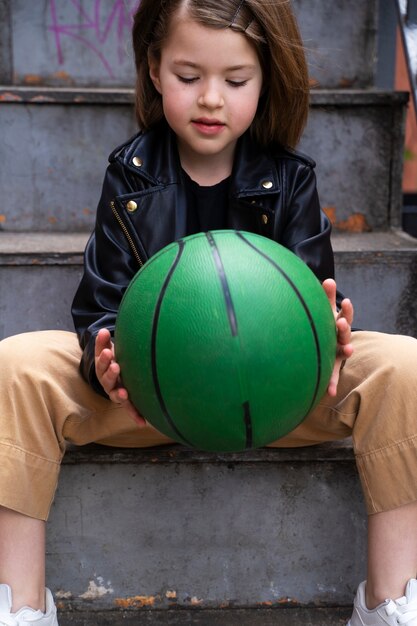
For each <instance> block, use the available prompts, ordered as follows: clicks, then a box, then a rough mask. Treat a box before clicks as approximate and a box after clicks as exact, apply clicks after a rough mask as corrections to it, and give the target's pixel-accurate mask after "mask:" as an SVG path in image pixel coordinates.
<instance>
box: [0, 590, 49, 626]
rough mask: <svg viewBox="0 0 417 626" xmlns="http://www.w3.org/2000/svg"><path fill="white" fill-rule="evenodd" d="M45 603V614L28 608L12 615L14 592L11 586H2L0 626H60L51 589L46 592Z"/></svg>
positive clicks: (0, 591)
mask: <svg viewBox="0 0 417 626" xmlns="http://www.w3.org/2000/svg"><path fill="white" fill-rule="evenodd" d="M45 602H46V611H45V613H42V611H35V610H34V609H31V608H30V607H28V606H24V607H23V608H21V609H19V610H18V611H17V612H16V613H12V612H11V610H12V590H11V589H10V587H9V585H0V626H27V625H28V624H30V625H32V626H58V621H57V618H56V607H55V604H54V600H53V598H52V593H51V592H50V591H49V589H47V590H46V594H45Z"/></svg>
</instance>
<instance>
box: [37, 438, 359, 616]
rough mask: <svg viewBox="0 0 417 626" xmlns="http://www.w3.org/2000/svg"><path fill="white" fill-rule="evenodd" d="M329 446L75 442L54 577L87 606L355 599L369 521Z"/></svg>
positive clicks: (58, 519)
mask: <svg viewBox="0 0 417 626" xmlns="http://www.w3.org/2000/svg"><path fill="white" fill-rule="evenodd" d="M326 450H327V447H326V446H323V449H321V450H320V448H308V449H303V450H300V451H297V450H282V451H281V450H271V449H270V450H259V451H253V452H249V453H243V454H239V455H227V454H223V455H210V454H207V453H202V454H200V453H197V452H192V451H188V452H187V450H185V449H183V448H181V447H178V446H177V447H175V448H174V449H173V448H171V447H169V448H161V449H160V450H158V449H153V450H145V451H140V450H137V451H135V450H133V451H125V452H124V451H120V450H119V451H117V450H116V451H114V452H113V451H112V450H111V449H107V448H101V449H100V451H99V452H97V451H95V450H94V448H93V450H92V451H91V449H90V450H87V451H84V452H83V449H80V452H78V451H72V452H70V453H69V457H68V461H67V462H66V463H64V465H63V468H62V475H61V480H60V486H59V489H58V492H57V496H56V499H55V503H54V505H53V509H52V512H51V517H50V521H49V524H48V540H47V581H48V586H49V587H50V588H51V589H52V591H53V592H54V594H55V596H56V598H57V600H58V601H59V605H60V607H61V608H62V609H72V610H74V609H75V610H87V611H88V610H105V609H113V610H114V609H123V610H127V609H130V610H136V609H138V608H148V609H155V610H160V609H169V608H172V607H174V608H183V609H187V610H189V609H213V608H259V609H264V608H276V609H277V610H278V608H286V607H287V608H294V607H297V606H300V605H307V606H308V605H310V606H316V607H318V606H330V607H331V606H349V605H350V604H351V602H352V598H353V596H354V593H355V588H356V585H357V584H358V583H359V582H360V581H361V580H362V579H363V577H364V570H365V551H366V547H365V535H366V532H365V529H366V516H365V511H364V506H363V502H362V495H361V488H360V485H359V480H358V477H357V473H356V468H355V464H354V460H353V456H352V453H351V451H350V449H349V447H346V446H342V447H337V446H336V448H335V449H332V448H331V449H330V453H329V452H326ZM326 457H327V458H326ZM346 502H349V511H348V512H347V510H346ZM277 615H278V613H277ZM232 623H233V622H232Z"/></svg>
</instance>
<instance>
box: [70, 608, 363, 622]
mask: <svg viewBox="0 0 417 626" xmlns="http://www.w3.org/2000/svg"><path fill="white" fill-rule="evenodd" d="M351 614H352V609H351V608H350V607H349V608H339V607H334V608H327V609H323V608H321V609H314V608H313V609H312V608H304V609H298V608H297V609H282V608H281V609H231V610H229V609H219V610H217V609H215V610H207V609H206V610H202V611H201V610H191V611H187V610H184V609H180V610H175V609H170V610H168V611H154V610H153V611H146V610H139V611H130V612H127V611H110V610H109V611H60V613H59V624H60V626H148V625H150V626H184V624H190V625H192V626H346V623H347V621H348V619H349V618H350V616H351Z"/></svg>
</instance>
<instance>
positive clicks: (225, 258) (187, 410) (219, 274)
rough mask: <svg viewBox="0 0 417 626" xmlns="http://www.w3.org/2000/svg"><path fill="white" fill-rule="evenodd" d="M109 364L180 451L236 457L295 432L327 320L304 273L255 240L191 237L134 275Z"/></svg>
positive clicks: (320, 379)
mask: <svg viewBox="0 0 417 626" xmlns="http://www.w3.org/2000/svg"><path fill="white" fill-rule="evenodd" d="M115 350H116V360H117V361H118V363H119V364H120V367H121V377H122V381H123V384H124V386H125V387H126V389H127V390H128V392H129V395H130V398H131V400H132V402H133V404H134V405H135V406H136V408H137V409H138V411H139V412H140V414H141V415H143V416H144V417H145V418H146V419H147V420H148V421H149V422H150V423H151V424H152V425H153V426H154V427H155V428H156V429H157V430H159V431H160V432H162V433H164V434H165V435H167V436H168V437H170V438H172V439H174V440H175V441H177V442H179V443H183V444H185V445H187V446H192V447H195V448H198V449H200V450H208V451H217V452H223V451H230V452H233V451H242V450H245V449H248V448H256V447H260V446H264V445H267V444H270V443H272V442H273V441H275V440H277V439H279V438H280V437H282V436H283V435H286V434H287V433H288V432H290V431H291V430H293V429H294V428H295V427H296V426H297V425H298V424H299V423H300V422H301V421H302V420H303V419H304V418H305V416H306V415H307V414H308V413H309V412H310V411H311V410H312V409H313V407H314V406H316V404H317V403H318V402H319V400H320V398H321V397H322V396H323V394H324V393H325V391H326V388H327V385H328V383H329V379H330V375H331V372H332V369H333V364H334V360H335V354H336V329H335V321H334V316H333V313H332V310H331V307H330V304H329V301H328V299H327V297H326V294H325V293H324V290H323V288H322V286H321V284H320V282H319V281H318V280H317V278H316V277H315V276H314V274H313V273H312V272H311V270H310V269H309V268H308V267H307V266H306V265H305V263H303V262H302V261H301V260H300V259H299V258H298V257H297V256H295V255H294V254H293V253H292V252H289V251H288V250H287V249H286V248H284V247H283V246H280V245H279V244H277V243H276V242H274V241H272V240H270V239H266V238H265V237H261V236H260V235H255V234H252V233H247V232H242V231H233V230H222V231H212V232H208V233H199V234H197V235H191V236H189V237H185V238H184V239H181V240H179V241H176V242H175V243H172V244H170V245H168V246H167V247H165V248H163V249H162V250H160V251H159V252H158V253H157V254H156V255H155V256H153V257H152V258H151V259H149V261H148V262H147V263H145V265H144V266H143V267H142V268H141V269H140V270H139V272H138V273H137V274H136V276H135V277H134V278H133V280H132V282H131V283H130V285H129V287H128V289H127V290H126V292H125V294H124V297H123V300H122V302H121V305H120V310H119V313H118V317H117V321H116V330H115Z"/></svg>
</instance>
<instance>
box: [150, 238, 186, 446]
mask: <svg viewBox="0 0 417 626" xmlns="http://www.w3.org/2000/svg"><path fill="white" fill-rule="evenodd" d="M177 243H178V251H177V256H176V257H175V259H174V262H173V264H172V265H171V267H170V270H169V272H168V274H167V276H166V278H165V281H164V283H163V285H162V288H161V291H160V292H159V296H158V300H157V303H156V307H155V311H154V316H153V322H152V336H151V360H152V378H153V384H154V387H155V391H156V395H157V398H158V402H159V405H160V407H161V411H162V413H163V415H164V417H165V419H166V421H167V422H168V424H169V425H170V427H171V428H172V430H173V431H174V432H175V433H176V434H177V436H178V437H180V439H182V441H183V442H184V443H186V444H187V445H191V443H190V442H189V441H187V439H186V438H185V437H184V435H183V434H182V433H181V432H180V431H179V430H178V428H177V426H176V424H175V422H174V421H173V419H172V417H171V415H170V414H169V411H168V409H167V406H166V404H165V400H164V397H163V395H162V390H161V386H160V384H159V378H158V367H157V362H156V361H157V356H156V339H157V335H158V322H159V316H160V313H161V306H162V300H163V299H164V296H165V293H166V290H167V288H168V284H169V282H170V280H171V278H172V275H173V274H174V272H175V269H176V267H177V265H178V263H179V261H180V258H181V255H182V253H183V250H184V246H185V243H184V241H182V240H179V241H178V242H177Z"/></svg>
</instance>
